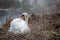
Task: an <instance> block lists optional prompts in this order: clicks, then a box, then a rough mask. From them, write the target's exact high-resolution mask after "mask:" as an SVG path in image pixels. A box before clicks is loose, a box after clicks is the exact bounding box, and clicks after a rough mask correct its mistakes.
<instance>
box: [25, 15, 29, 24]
mask: <svg viewBox="0 0 60 40" xmlns="http://www.w3.org/2000/svg"><path fill="white" fill-rule="evenodd" d="M25 22H26V23H27V24H28V15H25Z"/></svg>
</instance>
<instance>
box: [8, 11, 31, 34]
mask: <svg viewBox="0 0 60 40" xmlns="http://www.w3.org/2000/svg"><path fill="white" fill-rule="evenodd" d="M8 31H9V32H13V33H15V34H17V33H20V34H24V33H29V32H30V28H29V26H28V14H27V13H26V12H24V13H23V14H22V16H21V18H15V19H14V20H12V21H11V23H10V28H9V30H8Z"/></svg>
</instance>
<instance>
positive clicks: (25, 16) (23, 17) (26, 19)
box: [21, 12, 28, 23]
mask: <svg viewBox="0 0 60 40" xmlns="http://www.w3.org/2000/svg"><path fill="white" fill-rule="evenodd" d="M21 18H22V19H23V20H24V21H25V22H27V23H28V13H26V12H23V13H22V15H21Z"/></svg>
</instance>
